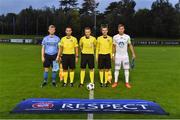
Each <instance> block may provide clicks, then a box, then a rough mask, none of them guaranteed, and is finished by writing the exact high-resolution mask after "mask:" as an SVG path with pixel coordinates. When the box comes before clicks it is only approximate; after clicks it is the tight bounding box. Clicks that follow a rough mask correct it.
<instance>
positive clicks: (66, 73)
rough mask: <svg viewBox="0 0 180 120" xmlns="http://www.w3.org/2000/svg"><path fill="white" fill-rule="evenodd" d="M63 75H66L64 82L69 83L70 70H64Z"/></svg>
mask: <svg viewBox="0 0 180 120" xmlns="http://www.w3.org/2000/svg"><path fill="white" fill-rule="evenodd" d="M63 75H64V83H67V79H68V72H67V71H64V72H63Z"/></svg>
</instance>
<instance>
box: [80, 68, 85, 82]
mask: <svg viewBox="0 0 180 120" xmlns="http://www.w3.org/2000/svg"><path fill="white" fill-rule="evenodd" d="M84 77H85V70H81V84H83V83H84Z"/></svg>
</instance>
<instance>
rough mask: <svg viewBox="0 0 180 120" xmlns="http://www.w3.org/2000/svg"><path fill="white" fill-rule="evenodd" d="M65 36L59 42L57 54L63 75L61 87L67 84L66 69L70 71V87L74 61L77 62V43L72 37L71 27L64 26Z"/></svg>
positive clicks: (71, 85) (72, 78)
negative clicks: (60, 60)
mask: <svg viewBox="0 0 180 120" xmlns="http://www.w3.org/2000/svg"><path fill="white" fill-rule="evenodd" d="M65 32H66V36H65V37H63V38H62V39H61V42H60V43H59V48H60V49H59V55H60V56H62V58H61V57H60V58H61V59H62V67H63V75H64V84H63V87H66V86H67V79H68V70H69V71H70V87H73V81H74V69H75V63H77V62H78V43H77V39H76V38H75V37H73V36H72V35H71V34H72V28H71V27H67V28H66V31H65Z"/></svg>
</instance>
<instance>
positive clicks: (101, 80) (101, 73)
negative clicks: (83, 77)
mask: <svg viewBox="0 0 180 120" xmlns="http://www.w3.org/2000/svg"><path fill="white" fill-rule="evenodd" d="M99 76H100V82H101V83H103V78H104V76H103V71H99Z"/></svg>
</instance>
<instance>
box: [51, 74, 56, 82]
mask: <svg viewBox="0 0 180 120" xmlns="http://www.w3.org/2000/svg"><path fill="white" fill-rule="evenodd" d="M52 82H56V72H52Z"/></svg>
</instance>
